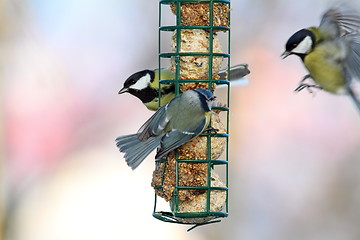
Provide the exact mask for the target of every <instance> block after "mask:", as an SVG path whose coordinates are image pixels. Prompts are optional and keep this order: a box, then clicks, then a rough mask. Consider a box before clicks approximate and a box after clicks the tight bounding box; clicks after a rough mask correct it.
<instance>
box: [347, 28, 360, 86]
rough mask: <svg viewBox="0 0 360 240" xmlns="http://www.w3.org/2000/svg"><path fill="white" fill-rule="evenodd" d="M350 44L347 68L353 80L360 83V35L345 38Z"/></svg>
mask: <svg viewBox="0 0 360 240" xmlns="http://www.w3.org/2000/svg"><path fill="white" fill-rule="evenodd" d="M343 38H344V40H346V41H347V42H348V46H349V50H348V51H349V53H348V57H347V58H346V63H345V68H346V71H347V72H349V73H350V75H351V78H352V79H357V80H358V81H360V33H352V34H348V35H346V36H344V37H343Z"/></svg>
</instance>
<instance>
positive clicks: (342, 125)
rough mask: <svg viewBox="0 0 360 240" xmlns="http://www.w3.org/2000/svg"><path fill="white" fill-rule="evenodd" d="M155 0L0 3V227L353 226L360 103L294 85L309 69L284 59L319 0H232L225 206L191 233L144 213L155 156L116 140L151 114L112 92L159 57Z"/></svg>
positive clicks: (198, 239)
mask: <svg viewBox="0 0 360 240" xmlns="http://www.w3.org/2000/svg"><path fill="white" fill-rule="evenodd" d="M158 2H159V1H158V0H147V1H143V0H128V1H125V0H62V1H56V0H47V1H39V0H3V1H1V2H0V20H1V21H0V41H1V42H0V50H1V54H0V61H1V65H0V66H1V67H0V71H1V72H0V73H1V76H2V79H3V81H1V90H2V93H3V94H2V98H3V101H2V105H3V116H4V117H3V119H4V120H3V121H2V123H3V136H4V137H3V140H2V142H3V143H4V144H3V148H2V150H3V166H2V169H3V171H2V173H3V177H2V178H3V184H2V185H3V186H4V187H3V188H1V189H2V191H3V194H2V195H3V196H4V197H2V199H3V201H2V202H3V203H4V204H3V206H2V207H0V211H1V209H3V210H4V211H3V212H4V216H5V218H4V225H3V226H4V227H3V233H2V235H3V236H4V239H6V240H50V239H51V240H65V239H66V240H82V239H84V240H85V239H86V240H100V239H101V240H102V239H107V240H112V239H185V238H186V239H195V240H202V239H246V240H278V239H293V240H297V239H299V240H300V239H301V240H302V239H317V240H319V239H320V240H321V239H326V240H343V239H354V240H355V239H360V228H359V222H360V204H359V202H360V183H359V182H360V174H359V173H360V115H359V113H358V112H357V110H356V109H355V107H354V106H353V104H352V103H351V101H350V99H348V98H347V97H344V96H334V95H330V94H328V93H325V92H319V91H317V92H316V94H315V96H313V95H311V94H309V93H307V91H306V90H305V91H303V92H300V93H298V94H294V92H293V90H294V88H295V87H296V86H297V84H298V82H299V80H300V79H301V78H302V77H303V76H304V75H305V74H306V71H305V69H304V67H303V66H302V64H301V62H300V60H299V59H298V58H297V57H289V58H287V59H286V60H281V58H280V54H281V53H282V52H283V51H284V45H285V42H286V41H287V39H288V37H290V35H292V34H293V33H294V32H295V31H297V30H299V29H301V28H303V27H308V26H312V25H317V24H318V23H319V21H320V16H321V14H322V13H323V12H324V11H325V10H326V9H327V8H328V7H330V6H331V5H332V4H331V2H330V1H325V0H317V1H315V0H302V1H296V2H295V1H287V0H266V1H265V0H233V1H232V4H231V7H232V18H231V27H232V32H231V53H232V57H231V61H232V64H237V63H248V64H249V67H250V70H251V75H249V80H250V82H249V84H248V85H247V86H244V87H236V88H233V89H232V90H231V122H230V124H231V129H230V134H231V142H230V169H231V170H230V202H229V204H230V216H229V217H228V218H226V219H223V220H222V222H221V223H217V224H212V225H208V226H204V227H200V228H197V229H195V230H193V231H191V232H189V233H187V232H186V229H187V228H188V227H187V226H183V225H176V224H169V223H164V222H161V221H158V220H156V219H155V218H153V217H152V216H151V214H152V210H153V204H154V193H153V189H152V188H151V186H150V182H151V175H152V171H153V167H154V162H153V161H152V160H151V158H153V156H154V155H153V154H152V155H151V156H150V157H149V159H148V160H147V161H145V162H144V163H143V164H142V165H141V166H140V167H139V168H138V169H137V170H136V171H131V169H130V168H129V167H128V166H127V165H126V164H125V162H124V160H123V158H122V154H120V153H119V152H118V149H117V148H116V146H115V143H114V139H115V138H116V137H117V136H119V135H124V134H129V133H134V132H136V131H137V130H138V128H139V127H140V126H141V124H142V123H144V122H145V121H146V120H147V118H148V117H149V116H150V115H151V114H152V113H151V112H149V111H147V110H146V109H145V107H144V106H142V104H141V102H140V101H138V100H137V99H135V98H134V97H132V96H131V95H129V94H124V95H118V94H117V92H118V90H119V89H120V88H121V87H122V84H123V82H124V80H125V79H126V78H127V77H128V76H129V75H131V74H132V73H134V72H136V71H139V70H142V69H146V68H149V69H152V68H156V67H157V52H158V45H157V41H158V39H157V38H158V30H157V29H158V5H159V4H158ZM348 2H350V1H348ZM357 2H358V1H356V0H354V1H352V4H354V6H357V7H358V9H360V6H359V4H358V3H357ZM356 4H357V5H356ZM221 91H224V90H221V89H219V90H217V94H218V95H220V96H221V95H222V94H224V93H225V92H221ZM0 169H1V168H0ZM0 222H1V221H0ZM0 225H1V223H0Z"/></svg>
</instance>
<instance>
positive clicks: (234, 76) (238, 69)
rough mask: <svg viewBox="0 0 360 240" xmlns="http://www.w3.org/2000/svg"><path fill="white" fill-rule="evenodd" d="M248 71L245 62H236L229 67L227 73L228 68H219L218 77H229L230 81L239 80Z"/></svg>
mask: <svg viewBox="0 0 360 240" xmlns="http://www.w3.org/2000/svg"><path fill="white" fill-rule="evenodd" d="M249 73H250V70H249V68H248V65H247V64H238V65H235V66H231V67H230V72H229V73H228V68H224V69H220V71H219V73H218V74H219V76H220V79H230V81H233V80H239V79H241V78H243V77H245V76H246V75H248V74H249Z"/></svg>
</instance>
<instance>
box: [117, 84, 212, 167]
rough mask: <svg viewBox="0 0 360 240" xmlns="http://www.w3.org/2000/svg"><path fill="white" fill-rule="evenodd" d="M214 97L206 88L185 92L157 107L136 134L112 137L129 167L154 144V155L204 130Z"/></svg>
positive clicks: (167, 151)
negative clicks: (156, 149) (155, 152)
mask: <svg viewBox="0 0 360 240" xmlns="http://www.w3.org/2000/svg"><path fill="white" fill-rule="evenodd" d="M214 100H215V96H214V95H213V93H212V92H211V91H209V90H207V89H203V88H197V89H194V90H189V91H186V92H184V93H182V94H180V95H178V96H176V97H175V98H173V99H172V100H171V101H170V102H168V103H167V104H166V105H164V106H162V107H160V108H159V109H158V110H157V111H156V112H155V114H154V115H153V116H152V117H151V118H150V119H149V120H147V121H146V122H145V123H144V125H142V127H141V128H140V129H139V131H138V132H137V133H136V134H131V135H126V136H121V137H118V138H116V140H115V141H116V146H117V147H118V148H119V150H120V152H123V153H125V155H124V158H125V161H126V163H127V164H128V166H129V167H131V168H132V169H133V170H134V169H135V168H137V167H138V166H139V165H140V163H141V162H142V161H143V160H144V159H145V158H146V157H147V156H148V155H149V154H150V153H151V152H152V151H153V150H154V149H155V148H157V147H159V149H158V151H157V154H156V156H155V158H159V157H162V156H164V155H165V154H167V153H169V152H170V151H171V150H174V149H175V148H177V147H179V146H181V145H183V144H184V143H186V142H188V141H190V140H191V139H193V138H195V137H196V136H198V135H199V134H200V133H202V132H203V131H204V130H205V129H207V127H208V125H209V122H210V117H211V108H212V105H213V102H214Z"/></svg>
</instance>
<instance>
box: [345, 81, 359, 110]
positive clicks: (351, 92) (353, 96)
mask: <svg viewBox="0 0 360 240" xmlns="http://www.w3.org/2000/svg"><path fill="white" fill-rule="evenodd" d="M348 92H349V95H350V97H351V99H352V100H353V102H354V103H355V105H356V107H357V108H358V110H359V112H360V100H359V99H358V97H357V96H356V94H355V92H354V91H353V90H352V89H351V87H348Z"/></svg>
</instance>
